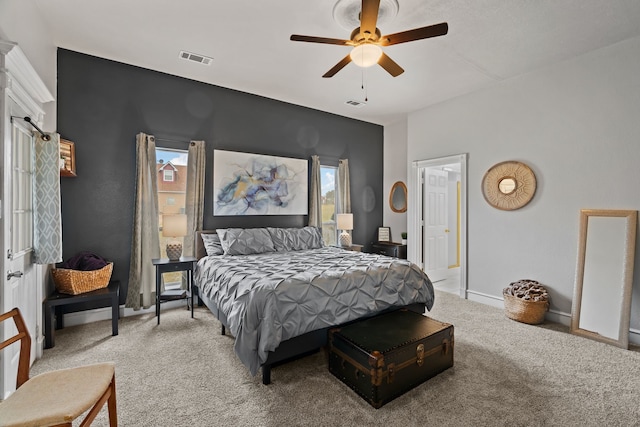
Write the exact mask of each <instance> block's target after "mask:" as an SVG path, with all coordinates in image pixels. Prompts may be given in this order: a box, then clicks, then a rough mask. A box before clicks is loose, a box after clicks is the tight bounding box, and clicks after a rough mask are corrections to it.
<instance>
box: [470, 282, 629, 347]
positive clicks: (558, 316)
mask: <svg viewBox="0 0 640 427" xmlns="http://www.w3.org/2000/svg"><path fill="white" fill-rule="evenodd" d="M467 299H468V300H469V301H475V302H479V303H481V304H485V305H490V306H492V307H497V308H504V299H503V298H501V297H498V296H495V295H489V294H485V293H482V292H477V291H472V290H469V289H467ZM544 318H545V320H548V321H550V322H554V323H560V324H562V325H565V326H571V313H565V312H563V311H558V310H549V311H547V313H546V314H545V316H544ZM629 342H630V343H631V344H635V345H640V330H638V329H633V328H630V329H629Z"/></svg>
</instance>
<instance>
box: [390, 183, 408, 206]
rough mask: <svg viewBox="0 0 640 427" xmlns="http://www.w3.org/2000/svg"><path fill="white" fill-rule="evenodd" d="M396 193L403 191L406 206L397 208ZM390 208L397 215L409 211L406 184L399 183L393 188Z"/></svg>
mask: <svg viewBox="0 0 640 427" xmlns="http://www.w3.org/2000/svg"><path fill="white" fill-rule="evenodd" d="M396 191H402V194H403V195H404V205H403V206H402V207H400V208H396V207H395V206H394V204H393V195H394V194H395V193H396ZM389 207H390V208H391V210H392V211H393V212H397V213H403V212H406V211H407V186H406V185H405V183H404V182H402V181H397V182H396V183H394V184H393V186H392V187H391V191H390V192H389Z"/></svg>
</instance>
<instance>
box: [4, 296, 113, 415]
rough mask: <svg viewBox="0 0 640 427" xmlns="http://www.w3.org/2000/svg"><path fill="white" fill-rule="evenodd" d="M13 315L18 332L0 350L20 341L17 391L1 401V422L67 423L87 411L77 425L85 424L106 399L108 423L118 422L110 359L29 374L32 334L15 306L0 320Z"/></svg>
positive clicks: (96, 413)
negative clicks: (34, 374) (80, 422)
mask: <svg viewBox="0 0 640 427" xmlns="http://www.w3.org/2000/svg"><path fill="white" fill-rule="evenodd" d="M11 318H13V321H14V322H15V325H16V328H17V330H18V333H17V334H16V335H14V336H12V337H11V338H9V339H7V340H5V341H3V342H2V343H0V350H2V349H3V348H5V347H7V346H9V345H11V344H14V343H16V342H18V341H20V358H19V360H18V378H17V380H16V391H15V392H14V393H13V394H12V395H11V396H9V397H8V398H7V399H5V400H4V401H2V402H0V426H68V427H71V425H72V422H73V420H75V419H76V418H78V417H79V416H80V415H82V414H83V413H85V412H87V411H89V412H88V413H87V415H86V417H85V418H84V420H83V421H82V424H80V426H88V425H90V424H91V422H92V421H93V420H94V419H95V417H96V415H98V413H99V412H100V409H102V407H103V406H104V404H105V402H107V401H108V402H109V403H108V409H109V425H110V426H111V427H116V426H117V425H118V414H117V412H116V376H115V365H114V364H113V363H99V364H95V365H86V366H80V367H78V368H71V369H60V370H57V371H52V372H46V373H44V374H40V375H37V376H35V377H33V378H29V358H30V354H29V353H30V351H31V337H30V336H29V331H27V327H26V325H25V323H24V319H23V318H22V315H21V314H20V310H18V309H17V308H14V309H13V310H11V311H10V312H8V313H5V314H2V315H0V323H2V322H4V321H5V320H8V319H11Z"/></svg>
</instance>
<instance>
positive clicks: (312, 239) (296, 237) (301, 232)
mask: <svg viewBox="0 0 640 427" xmlns="http://www.w3.org/2000/svg"><path fill="white" fill-rule="evenodd" d="M267 230H268V231H269V234H271V240H273V246H274V247H275V249H276V251H278V252H286V251H302V250H305V249H317V248H321V247H323V246H324V242H323V241H322V234H321V233H320V230H319V229H318V228H317V227H309V226H307V227H303V228H275V227H268V228H267Z"/></svg>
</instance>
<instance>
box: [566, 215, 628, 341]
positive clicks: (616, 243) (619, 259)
mask: <svg viewBox="0 0 640 427" xmlns="http://www.w3.org/2000/svg"><path fill="white" fill-rule="evenodd" d="M637 217H638V211H630V210H594V209H583V210H581V211H580V238H579V243H578V244H579V248H578V262H577V267H576V282H575V288H574V294H573V305H572V309H571V333H574V334H576V335H582V336H585V337H587V338H592V339H594V340H598V341H602V342H605V343H608V344H613V345H616V346H618V347H622V348H628V347H629V321H630V316H631V292H632V287H633V263H634V259H635V245H636V222H637Z"/></svg>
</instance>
